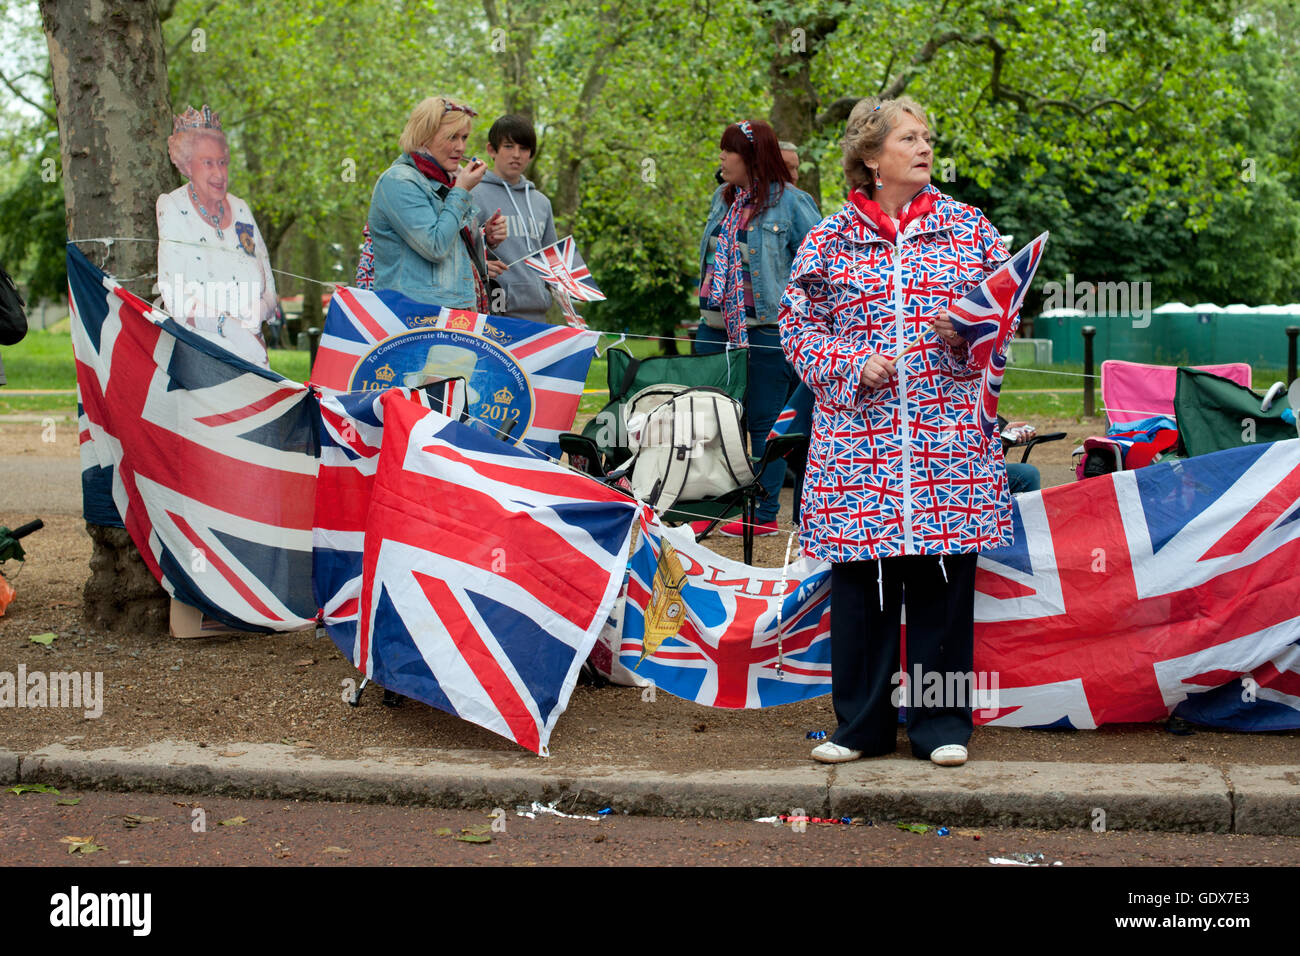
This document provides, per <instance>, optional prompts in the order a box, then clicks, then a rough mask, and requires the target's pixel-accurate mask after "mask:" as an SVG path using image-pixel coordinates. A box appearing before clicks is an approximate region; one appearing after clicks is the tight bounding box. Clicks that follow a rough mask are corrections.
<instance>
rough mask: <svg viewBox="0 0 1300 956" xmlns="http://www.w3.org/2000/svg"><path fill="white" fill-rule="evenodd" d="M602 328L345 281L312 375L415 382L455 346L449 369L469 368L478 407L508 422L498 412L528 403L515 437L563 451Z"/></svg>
mask: <svg viewBox="0 0 1300 956" xmlns="http://www.w3.org/2000/svg"><path fill="white" fill-rule="evenodd" d="M399 336H401V337H404V338H401V339H399V338H398V337H399ZM599 337H600V336H599V333H597V332H589V331H582V330H579V329H572V328H566V327H565V326H556V325H545V324H543V323H540V322H529V321H527V320H526V319H516V318H511V317H508V316H500V315H481V314H480V313H477V312H469V311H465V310H462V309H445V308H442V307H440V306H436V305H426V304H424V303H420V302H416V301H415V300H413V299H408V298H407V297H406V296H404V295H401V294H400V293H397V292H393V291H391V290H384V291H380V292H370V291H367V290H365V289H352V288H339V289H337V290H336V291H335V293H334V297H333V298H332V299H331V300H330V307H329V312H328V314H327V315H326V317H325V331H324V334H323V335H322V336H321V341H320V348H319V350H318V351H317V353H316V363H315V365H314V366H313V367H312V374H311V381H312V384H314V385H317V386H319V387H320V388H322V389H324V390H328V391H333V392H347V391H352V390H360V389H363V388H378V389H382V388H384V387H387V386H389V385H397V386H401V385H414V384H418V383H417V382H416V381H414V380H410V379H411V375H413V374H418V373H419V372H422V371H424V369H423V368H422V366H426V358H427V356H428V355H429V353H430V351H431V350H433V349H437V350H440V351H442V352H443V353H451V354H454V355H455V356H456V359H455V361H454V362H453V365H455V366H457V367H456V368H453V369H452V370H451V371H450V373H449V374H463V375H464V376H465V377H466V379H467V386H468V390H469V392H470V394H471V395H472V396H473V398H474V400H472V401H471V402H470V407H469V408H468V411H469V414H471V415H473V416H479V417H482V418H484V419H485V421H487V423H488V424H490V425H499V424H500V421H499V420H496V419H492V418H491V417H490V416H491V415H493V414H496V413H499V412H513V411H514V410H515V409H518V408H521V407H525V408H527V409H528V413H527V417H526V420H524V421H521V422H519V427H517V428H516V429H515V430H514V431H513V432H511V433H510V438H511V440H512V441H515V442H518V443H522V444H526V445H528V446H529V447H531V448H532V449H533V450H534V451H537V452H539V453H540V454H542V455H545V456H546V457H548V458H551V459H558V458H559V456H560V444H559V441H560V434H561V433H562V432H566V431H568V430H569V429H570V428H572V427H573V420H574V417H575V416H576V415H577V414H578V403H579V401H581V399H582V389H583V385H584V384H585V383H586V380H587V370H588V368H590V366H591V360H592V358H593V357H594V355H595V348H596V342H597V340H598V339H599ZM381 345H382V347H383V350H382V351H381V350H380V349H377V346H381ZM403 362H405V364H403ZM508 366H509V367H508ZM515 368H517V372H515V376H514V378H513V379H512V378H511V376H510V373H511V372H512V370H513V369H515ZM404 373H405V374H404ZM363 378H364V379H365V381H361V379H363ZM503 386H505V391H504V392H502V391H501V388H502V387H503ZM521 390H522V391H523V392H524V393H526V394H520V391H521ZM497 395H501V396H502V399H503V400H504V401H497V400H496V396H497Z"/></svg>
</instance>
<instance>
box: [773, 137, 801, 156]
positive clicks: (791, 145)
mask: <svg viewBox="0 0 1300 956" xmlns="http://www.w3.org/2000/svg"><path fill="white" fill-rule="evenodd" d="M776 145H777V148H778V149H788V150H789V151H790V152H792V153H797V152H799V147H798V146H796V145H795V144H794V143H791V142H789V141H788V140H784V139H783V140H781V142H779V143H777V144H776Z"/></svg>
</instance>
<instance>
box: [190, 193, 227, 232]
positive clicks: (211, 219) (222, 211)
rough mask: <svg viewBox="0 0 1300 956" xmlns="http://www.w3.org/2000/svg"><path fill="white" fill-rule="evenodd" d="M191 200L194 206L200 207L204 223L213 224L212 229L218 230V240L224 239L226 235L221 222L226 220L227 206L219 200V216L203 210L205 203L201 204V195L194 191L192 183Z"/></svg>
mask: <svg viewBox="0 0 1300 956" xmlns="http://www.w3.org/2000/svg"><path fill="white" fill-rule="evenodd" d="M190 199H191V200H193V202H194V205H196V206H198V207H199V215H200V216H202V217H203V221H204V222H206V223H211V225H212V228H213V229H215V230H217V238H218V239H224V238H225V233H223V232H222V231H221V220H222V219H224V218H226V204H225V203H223V202H221V200H217V214H216V215H215V216H214V215H212V213H210V212H208V211H207V210H206V209H204V208H203V203H201V202H199V194H198V193H196V192H195V191H194V184H193V183H190Z"/></svg>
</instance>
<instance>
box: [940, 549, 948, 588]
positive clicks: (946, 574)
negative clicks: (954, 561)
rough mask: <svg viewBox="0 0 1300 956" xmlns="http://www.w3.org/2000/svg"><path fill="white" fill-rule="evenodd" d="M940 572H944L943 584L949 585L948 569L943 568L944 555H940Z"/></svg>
mask: <svg viewBox="0 0 1300 956" xmlns="http://www.w3.org/2000/svg"><path fill="white" fill-rule="evenodd" d="M939 570H940V571H941V572H943V583H944V584H947V583H948V569H947V568H945V567H944V566H943V555H942V554H941V555H939Z"/></svg>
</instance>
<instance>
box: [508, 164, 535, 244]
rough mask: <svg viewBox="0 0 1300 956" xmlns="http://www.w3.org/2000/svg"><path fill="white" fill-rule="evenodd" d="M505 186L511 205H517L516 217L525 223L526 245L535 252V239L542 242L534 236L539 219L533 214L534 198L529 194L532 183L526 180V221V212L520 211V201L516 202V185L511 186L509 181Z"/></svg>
mask: <svg viewBox="0 0 1300 956" xmlns="http://www.w3.org/2000/svg"><path fill="white" fill-rule="evenodd" d="M505 187H506V196H507V197H508V198H509V200H510V205H512V206H514V207H515V218H516V219H518V220H519V221H520V222H521V223H524V235H525V239H526V241H525V243H524V247H525V248H526V249H527V250H528V251H529V252H534V251H536V250H534V249H533V242H534V241H537V242H541V240H540V239H536V237H534V236H533V233H534V232H535V231H536V230H537V219H536V217H534V216H533V199H532V196H531V195H529V189H531V188H532V187H531V184H530V183H529V182H528V180H527V179H525V180H524V205H525V206H526V207H527V208H528V220H527V222H525V221H524V214H523V213H522V212H520V211H519V203H517V202H515V189H514V187H513V186H511V185H510V184H509V183H506V184H505ZM538 248H539V249H540V248H541V246H538Z"/></svg>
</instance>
